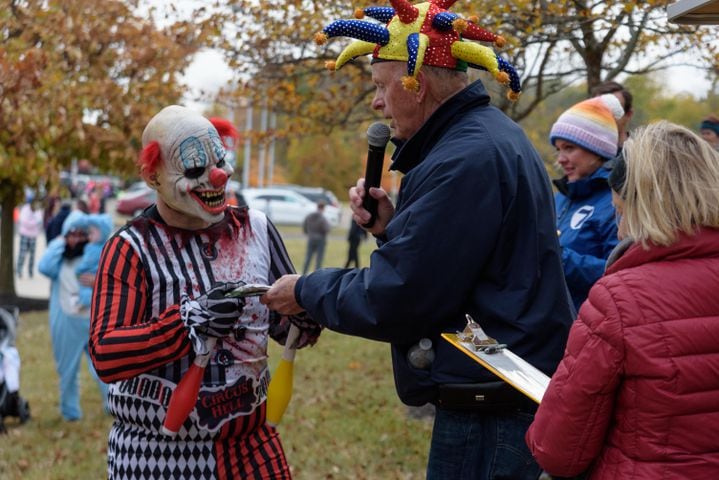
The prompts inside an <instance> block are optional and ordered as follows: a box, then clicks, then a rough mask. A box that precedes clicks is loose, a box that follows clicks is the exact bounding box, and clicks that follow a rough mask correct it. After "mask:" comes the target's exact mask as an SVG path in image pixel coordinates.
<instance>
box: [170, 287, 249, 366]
mask: <svg viewBox="0 0 719 480" xmlns="http://www.w3.org/2000/svg"><path fill="white" fill-rule="evenodd" d="M242 284H243V282H228V283H218V284H215V286H213V287H212V288H211V289H210V290H208V291H207V293H205V294H204V295H200V296H199V297H197V298H195V299H191V298H190V297H189V296H188V295H187V294H186V293H183V294H182V296H181V298H180V316H181V317H182V321H183V322H184V323H185V326H186V327H187V328H188V329H189V331H190V340H191V341H192V347H193V349H194V350H195V353H196V354H197V355H206V354H208V353H210V351H209V348H208V346H207V344H206V342H207V337H215V338H222V337H226V336H227V335H229V334H230V332H231V331H232V327H233V326H234V325H235V323H237V321H238V320H239V319H240V315H242V309H243V308H244V306H245V300H244V299H243V298H240V297H225V295H226V294H227V293H229V292H230V291H232V290H234V289H235V288H237V287H239V286H240V285H242Z"/></svg>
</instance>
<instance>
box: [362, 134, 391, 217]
mask: <svg viewBox="0 0 719 480" xmlns="http://www.w3.org/2000/svg"><path fill="white" fill-rule="evenodd" d="M389 137H390V130H389V127H388V126H387V125H385V124H384V123H382V122H375V123H373V124H372V125H370V126H369V128H368V129H367V143H369V148H368V149H367V167H366V168H365V174H364V198H363V199H362V207H363V208H364V209H365V210H367V211H368V212H369V213H371V214H372V217H370V219H369V222H367V223H365V224H364V225H362V226H363V227H365V228H371V227H372V225H374V222H375V220H376V219H377V199H375V198H373V197H371V196H370V194H369V189H370V187H379V185H380V181H381V180H382V164H383V163H384V149H385V147H386V146H387V142H389Z"/></svg>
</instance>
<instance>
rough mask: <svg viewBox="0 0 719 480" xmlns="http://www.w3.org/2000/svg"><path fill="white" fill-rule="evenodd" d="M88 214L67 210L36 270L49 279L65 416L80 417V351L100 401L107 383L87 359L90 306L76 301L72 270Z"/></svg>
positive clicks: (54, 347) (80, 251)
mask: <svg viewBox="0 0 719 480" xmlns="http://www.w3.org/2000/svg"><path fill="white" fill-rule="evenodd" d="M87 229H88V222H87V215H86V214H84V213H82V212H79V211H77V210H75V211H72V212H70V214H69V215H68V216H67V218H66V219H65V221H64V222H63V224H62V233H61V234H60V235H58V236H57V237H55V238H54V239H53V240H52V241H51V242H50V243H49V244H48V246H47V249H46V250H45V253H44V254H43V256H42V258H41V259H40V263H39V265H38V270H39V271H40V273H42V274H43V275H45V276H46V277H48V278H49V279H50V280H51V283H50V305H49V317H50V318H49V320H50V340H51V342H52V351H53V356H54V358H55V369H56V370H57V373H58V375H59V376H60V413H61V414H62V417H63V418H64V419H65V420H68V421H74V420H79V419H80V418H81V417H82V409H81V408H80V390H79V385H78V373H79V369H80V360H81V358H82V354H83V352H85V355H87V364H88V368H89V369H90V373H91V374H92V376H93V377H95V379H97V382H98V386H99V388H100V394H101V395H102V399H103V405H104V402H105V399H106V398H107V385H106V384H104V383H102V382H101V381H100V380H99V379H98V378H97V375H96V373H95V370H94V368H93V367H92V362H91V361H90V356H89V351H88V339H89V336H90V309H89V308H88V307H84V306H83V305H82V304H81V303H80V301H79V294H80V283H79V280H78V277H77V274H76V272H75V269H76V268H77V265H78V264H79V263H80V261H81V259H82V255H83V251H84V248H85V245H86V244H87Z"/></svg>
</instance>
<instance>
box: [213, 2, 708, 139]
mask: <svg viewBox="0 0 719 480" xmlns="http://www.w3.org/2000/svg"><path fill="white" fill-rule="evenodd" d="M229 3H230V4H231V5H232V7H233V10H234V13H235V14H236V15H237V17H236V18H235V19H234V20H233V22H232V24H233V25H235V26H236V30H233V31H232V35H233V41H232V42H229V41H227V42H225V43H224V45H223V47H224V48H225V49H226V51H227V54H228V58H229V59H230V61H231V63H232V66H233V68H235V70H236V71H237V72H238V74H240V75H241V76H243V78H244V82H243V83H241V87H240V88H239V89H238V91H237V92H236V94H237V95H242V96H245V97H249V98H252V99H253V100H254V101H255V102H261V101H265V99H266V101H268V102H269V103H270V104H271V105H270V108H272V109H273V110H275V111H277V112H280V113H286V114H288V115H289V116H290V117H291V118H292V119H293V122H292V124H291V125H286V126H285V128H286V129H287V130H289V131H292V132H307V131H308V129H312V130H314V131H316V130H328V129H332V128H334V127H337V126H342V127H352V126H356V125H357V124H358V123H360V122H364V121H367V120H368V119H369V118H372V116H373V115H372V114H371V113H370V111H369V108H368V106H369V99H370V98H371V94H372V92H373V88H372V85H371V83H370V82H369V72H368V69H369V65H368V62H367V60H366V59H358V60H356V61H355V62H352V63H350V64H349V65H347V66H345V67H344V68H343V69H342V70H341V71H339V72H336V73H335V74H334V78H332V77H331V76H330V75H329V74H328V73H327V72H326V71H325V69H324V67H323V61H324V60H329V59H334V58H335V57H336V55H337V53H338V51H339V49H340V48H341V47H344V46H346V45H347V41H346V40H345V41H343V40H341V39H336V40H333V41H330V42H329V43H328V45H327V46H326V47H322V48H318V47H316V46H315V45H314V44H313V43H312V38H313V34H314V33H315V32H316V31H318V30H321V29H322V27H323V26H325V25H326V24H327V23H329V22H330V21H331V20H333V19H337V18H351V17H352V13H353V12H352V10H353V8H355V7H363V6H367V5H372V4H381V3H384V2H379V1H376V2H369V1H366V0H363V1H354V2H344V3H343V2H335V1H329V0H313V1H300V0H280V1H277V2H255V1H253V0H230V2H229ZM669 3H671V2H670V1H657V0H650V1H644V2H639V1H622V2H620V1H615V0H609V1H596V2H589V1H586V0H581V1H578V0H560V1H554V0H553V1H547V0H509V1H497V0H473V1H465V2H457V3H456V4H455V5H454V6H453V11H455V12H456V13H461V14H463V15H464V16H466V17H469V16H470V15H472V14H478V15H477V17H478V18H479V19H480V21H479V23H480V24H481V26H483V27H485V28H487V29H489V30H492V31H495V32H497V33H502V34H503V35H505V36H506V37H507V38H508V40H509V45H508V46H507V47H506V48H505V50H504V51H503V52H501V54H502V55H503V56H505V57H506V58H508V59H509V60H510V62H511V63H513V64H514V65H515V66H516V67H517V68H518V70H519V71H520V73H521V74H522V81H523V84H524V91H525V93H524V95H523V96H522V97H521V98H520V100H519V101H518V102H516V103H510V102H508V101H506V100H505V99H504V96H503V95H494V96H493V98H494V99H495V103H497V104H498V106H499V107H500V108H502V109H503V110H505V111H506V112H507V113H508V114H509V115H510V116H511V117H512V118H514V119H515V120H521V119H522V118H525V117H526V116H527V115H529V114H530V113H531V112H532V110H534V109H535V108H536V107H537V106H538V105H540V104H541V102H543V101H544V100H545V99H546V98H548V97H550V96H551V95H554V94H556V93H558V92H561V91H562V90H563V89H565V88H566V87H567V86H568V85H572V84H577V83H582V82H583V83H585V84H586V87H587V89H591V88H592V87H593V86H594V85H596V84H597V83H599V82H600V81H604V80H613V79H616V78H617V77H619V76H621V75H624V74H642V73H648V72H652V71H656V70H658V69H663V68H666V67H668V66H669V65H671V64H672V63H676V62H675V60H674V59H675V58H676V56H677V55H680V54H682V53H686V52H692V54H693V55H694V56H695V62H696V63H699V64H702V65H705V66H706V67H707V68H709V67H710V66H712V65H717V56H716V50H715V45H713V44H712V43H711V42H710V40H713V38H714V37H713V36H712V33H713V32H712V30H710V29H708V28H705V27H696V26H682V25H673V24H668V23H667V20H666V13H665V8H666V6H667V4H669ZM234 40H237V41H234ZM486 84H487V86H488V87H490V88H492V89H494V83H493V82H491V81H490V82H486Z"/></svg>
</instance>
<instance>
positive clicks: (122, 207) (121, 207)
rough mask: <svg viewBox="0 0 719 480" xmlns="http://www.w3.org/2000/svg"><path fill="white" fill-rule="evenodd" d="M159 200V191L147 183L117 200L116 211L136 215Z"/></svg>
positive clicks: (121, 213)
mask: <svg viewBox="0 0 719 480" xmlns="http://www.w3.org/2000/svg"><path fill="white" fill-rule="evenodd" d="M156 201H157V192H156V191H155V190H153V189H151V188H150V187H148V186H147V185H146V186H145V188H137V189H135V190H133V191H131V192H128V193H126V194H125V195H123V196H122V198H120V199H118V200H117V203H116V204H115V211H116V212H117V213H119V214H120V215H128V216H131V217H136V216H138V215H139V214H140V213H142V211H143V210H144V209H146V208H147V207H149V206H150V205H152V204H153V203H155V202H156Z"/></svg>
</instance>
